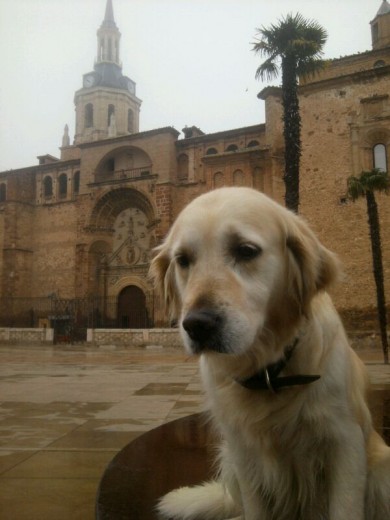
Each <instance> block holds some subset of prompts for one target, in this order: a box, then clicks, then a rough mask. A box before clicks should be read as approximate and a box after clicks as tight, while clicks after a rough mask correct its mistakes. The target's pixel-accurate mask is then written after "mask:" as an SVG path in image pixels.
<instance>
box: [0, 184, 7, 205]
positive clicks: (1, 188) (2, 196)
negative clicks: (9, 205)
mask: <svg viewBox="0 0 390 520" xmlns="http://www.w3.org/2000/svg"><path fill="white" fill-rule="evenodd" d="M6 200H7V185H6V183H5V182H2V183H1V184H0V202H5V201H6Z"/></svg>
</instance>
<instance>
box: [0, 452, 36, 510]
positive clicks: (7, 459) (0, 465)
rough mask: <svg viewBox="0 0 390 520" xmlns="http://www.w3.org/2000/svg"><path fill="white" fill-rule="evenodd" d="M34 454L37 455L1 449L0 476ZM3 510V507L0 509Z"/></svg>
mask: <svg viewBox="0 0 390 520" xmlns="http://www.w3.org/2000/svg"><path fill="white" fill-rule="evenodd" d="M34 453H37V452H36V451H29V450H23V451H20V450H15V451H14V450H2V449H0V475H1V474H2V473H4V472H5V471H8V470H9V469H11V468H13V467H14V466H16V465H17V464H19V463H20V462H22V461H24V460H26V459H28V458H29V457H31V456H32V455H34ZM0 510H1V507H0Z"/></svg>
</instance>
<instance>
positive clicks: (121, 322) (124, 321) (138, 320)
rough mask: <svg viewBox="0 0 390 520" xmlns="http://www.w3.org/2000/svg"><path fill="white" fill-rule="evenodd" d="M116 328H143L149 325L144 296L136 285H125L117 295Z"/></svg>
mask: <svg viewBox="0 0 390 520" xmlns="http://www.w3.org/2000/svg"><path fill="white" fill-rule="evenodd" d="M117 317H118V324H117V326H118V328H121V329H145V328H148V327H149V318H148V312H147V308H146V296H145V293H144V292H143V290H142V289H140V288H139V287H137V286H136V285H127V286H126V287H124V288H123V289H122V290H121V292H120V293H119V295H118V312H117Z"/></svg>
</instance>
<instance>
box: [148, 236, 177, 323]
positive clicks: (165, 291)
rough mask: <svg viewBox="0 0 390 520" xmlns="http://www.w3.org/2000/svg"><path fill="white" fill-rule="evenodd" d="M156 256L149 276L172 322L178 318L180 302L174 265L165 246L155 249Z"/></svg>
mask: <svg viewBox="0 0 390 520" xmlns="http://www.w3.org/2000/svg"><path fill="white" fill-rule="evenodd" d="M155 252H156V256H155V257H154V258H153V260H152V262H151V264H150V269H149V276H150V278H151V279H152V280H153V282H154V286H155V289H156V291H157V293H158V295H159V296H160V297H161V298H162V301H163V305H164V310H165V313H166V315H167V317H168V318H169V320H170V322H173V321H175V320H176V319H177V318H178V313H179V301H178V291H177V287H176V282H175V275H174V265H173V262H172V261H171V259H170V256H169V254H168V252H167V251H166V246H165V244H162V245H161V246H159V247H157V248H156V249H155Z"/></svg>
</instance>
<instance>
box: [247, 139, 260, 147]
mask: <svg viewBox="0 0 390 520" xmlns="http://www.w3.org/2000/svg"><path fill="white" fill-rule="evenodd" d="M259 145H260V143H259V141H256V140H253V141H249V143H248V145H247V146H248V148H252V147H253V146H259Z"/></svg>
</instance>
